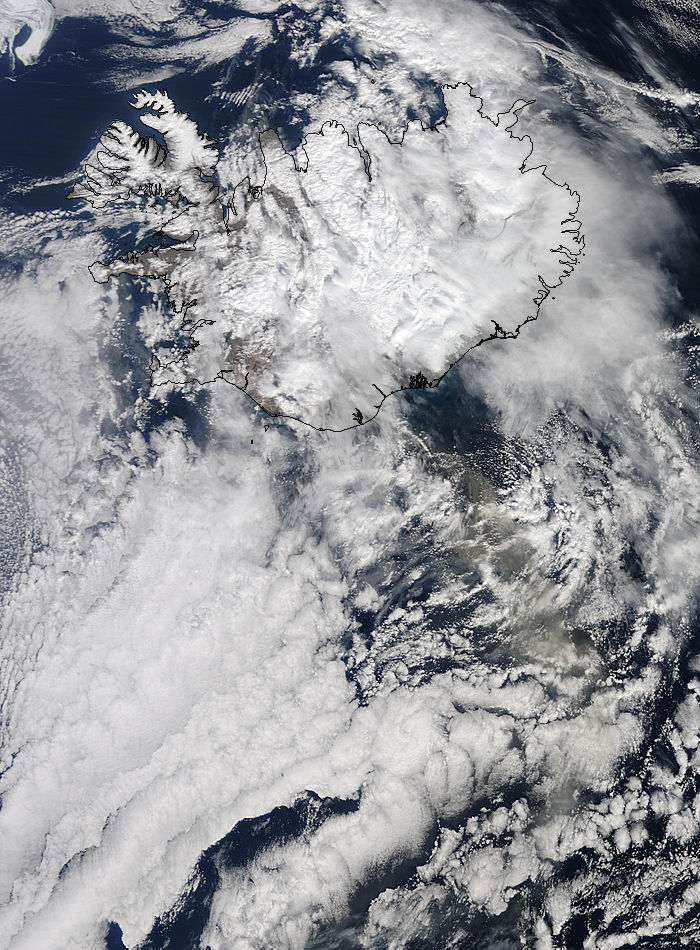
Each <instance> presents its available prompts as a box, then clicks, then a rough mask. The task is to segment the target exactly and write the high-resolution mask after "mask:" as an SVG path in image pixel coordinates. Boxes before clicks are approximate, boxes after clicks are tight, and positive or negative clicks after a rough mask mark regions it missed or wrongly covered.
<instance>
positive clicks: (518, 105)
mask: <svg viewBox="0 0 700 950" xmlns="http://www.w3.org/2000/svg"><path fill="white" fill-rule="evenodd" d="M459 87H466V88H467V89H468V90H469V96H470V97H471V98H472V99H476V100H477V101H478V103H479V106H478V108H477V114H478V115H479V117H480V118H481V119H485V120H487V121H489V122H491V124H492V125H494V126H495V127H498V126H499V124H500V119H501V116H504V117H505V116H509V115H510V116H514V121H513V122H512V123H511V124H510V126H508V127H507V128H504V131H505V132H507V134H508V135H509V136H510V138H512V139H516V140H517V141H519V142H528V143H529V145H530V150H529V152H528V154H527V155H526V156H525V158H524V159H523V160H522V162H521V164H520V167H519V169H518V171H519V172H520V174H521V175H526V174H530V173H532V172H539V173H540V174H541V175H542V177H543V178H546V179H547V181H549V182H550V183H551V184H552V185H555V186H556V187H557V188H563V189H564V190H565V191H566V192H567V193H568V194H569V195H570V196H571V198H572V199H573V200H574V202H575V205H574V207H573V209H572V211H571V212H570V214H569V216H568V217H567V218H564V219H563V220H562V221H561V222H560V224H561V233H562V234H570V235H572V237H571V242H572V243H574V244H576V245H578V247H577V249H576V250H574V251H571V250H569V249H568V248H566V247H564V246H563V245H562V244H560V245H559V247H556V248H550V253H552V254H560V255H562V256H563V259H561V258H560V261H559V263H560V264H561V265H562V271H561V272H560V274H559V278H558V280H557V281H556V283H554V284H547V283H546V282H545V280H544V279H543V278H542V276H541V275H539V274H538V275H537V279H538V281H539V283H540V285H541V289H540V290H539V291H538V293H537V295H536V296H535V297H533V300H532V302H533V304H534V305H535V310H534V313H531V314H529V315H528V316H526V317H525V318H524V319H523V320H522V321H521V322H520V323H519V324H518V325H517V326H516V327H515V329H514V330H510V331H508V330H504V329H503V327H501V326H500V325H499V324H498V323H497V322H496V321H495V320H492V321H491V322H492V323H493V325H494V329H493V332H492V333H490V334H489V335H488V336H485V337H482V339H480V340H478V341H477V342H476V343H473V344H472V345H471V346H469V347H468V348H467V349H466V350H465V351H464V352H463V353H462V354H460V355H459V356H458V357H457V358H456V359H455V360H453V361H452V362H451V363H449V364H448V366H447V369H445V371H444V372H443V373H441V374H440V375H439V376H436V377H434V378H432V379H427V378H426V377H425V376H424V374H423V373H422V371H420V370H418V371H417V372H416V373H415V374H410V375H409V383H408V385H401V386H400V387H399V388H398V389H392V390H390V391H389V392H387V393H385V392H384V391H383V390H381V389H380V388H379V386H378V385H377V384H376V383H373V384H372V385H373V387H374V388H375V389H376V390H377V393H378V394H379V397H380V398H379V401H378V402H377V403H373V405H374V409H375V411H374V413H373V415H371V416H365V415H364V414H363V413H362V412H361V411H360V410H359V409H357V408H356V409H355V410H354V411H353V412H352V418H353V419H354V422H353V423H352V424H350V425H347V426H343V427H342V428H333V427H332V426H317V425H314V424H313V423H311V422H307V421H306V420H305V419H302V418H301V417H300V416H295V415H293V414H292V413H286V412H275V411H274V410H272V409H269V408H267V407H266V406H265V405H263V404H262V403H261V402H259V401H258V400H257V399H256V398H255V397H254V396H253V395H252V394H251V393H250V392H248V373H246V374H245V382H244V384H243V385H239V384H238V383H235V382H233V381H232V380H230V379H227V378H226V375H227V374H229V373H231V372H233V370H220V371H219V372H218V373H217V374H216V376H214V377H213V378H212V379H207V380H199V379H198V378H197V377H192V378H191V379H188V380H186V381H185V382H182V383H177V382H173V381H172V380H166V381H164V382H162V383H156V382H154V373H155V372H156V371H157V370H158V369H160V368H161V367H163V368H166V367H168V366H175V365H177V364H178V363H182V362H185V361H186V360H187V358H188V356H189V355H190V353H191V352H192V351H193V350H194V349H195V348H196V347H197V346H199V341H198V340H197V339H196V338H195V335H194V334H195V333H196V331H197V329H198V328H199V327H200V326H202V325H203V324H209V325H211V324H213V323H214V322H215V321H213V320H208V319H201V320H191V319H189V318H188V317H187V313H188V311H189V310H190V309H191V308H192V307H193V306H195V304H196V303H197V300H196V299H195V300H191V301H187V302H185V303H184V304H183V305H182V307H180V309H179V310H178V308H177V307H176V306H175V302H174V300H172V298H171V296H170V294H169V287H170V284H171V281H170V279H169V277H168V275H167V274H165V275H163V276H156V275H153V276H152V275H144V276H147V277H148V278H149V279H151V280H160V281H162V282H163V287H164V291H165V297H166V301H167V303H168V306H169V307H170V308H171V310H172V311H173V312H174V313H181V314H182V315H183V320H182V323H181V325H180V327H179V330H178V332H179V333H183V334H184V335H185V336H189V337H190V340H191V342H190V343H187V344H185V345H184V346H183V348H182V351H181V352H182V355H181V356H180V357H178V358H177V359H174V360H170V361H168V362H167V363H161V362H160V360H159V359H158V357H157V356H156V354H155V353H154V354H153V355H152V357H151V363H150V366H149V370H150V373H151V386H152V388H153V389H155V388H157V387H158V386H175V387H177V388H179V389H186V388H187V387H194V386H208V385H211V384H212V383H215V382H216V380H217V379H221V380H222V381H223V382H225V383H227V384H228V385H229V386H234V387H235V388H236V389H238V390H239V391H240V392H242V393H244V394H245V395H246V396H247V397H248V398H249V399H251V400H252V401H253V402H254V403H255V405H256V406H257V407H258V408H259V409H261V410H262V411H263V412H264V413H265V414H266V415H267V416H268V417H269V418H271V419H280V420H289V421H291V422H298V423H300V424H301V425H304V426H307V427H308V428H310V429H314V430H315V431H317V432H335V433H340V432H348V431H350V430H351V429H357V428H360V427H361V426H365V425H367V424H368V423H370V422H373V421H374V420H375V419H376V418H377V416H378V415H379V412H380V411H381V409H382V406H383V405H384V403H385V402H386V400H387V399H389V398H390V397H391V396H395V395H397V394H399V393H404V392H411V391H413V392H417V391H423V390H426V389H436V388H437V387H438V386H439V385H440V383H441V382H442V381H443V380H444V379H445V377H446V376H447V374H448V373H449V372H450V370H452V369H453V368H454V367H455V366H457V365H458V364H459V363H461V362H462V360H464V359H465V357H467V356H468V355H469V354H470V353H472V352H473V351H474V350H476V349H478V347H480V346H483V345H484V344H485V343H489V342H490V341H491V340H515V339H517V338H518V337H519V336H520V331H521V330H522V328H523V327H524V326H526V325H527V324H528V323H533V322H534V321H535V320H537V318H538V317H539V315H540V309H541V307H542V305H543V303H544V302H545V300H547V299H548V298H549V297H550V295H551V293H552V291H553V290H556V289H557V288H558V287H561V286H562V284H563V283H564V281H565V280H566V278H567V277H569V276H570V275H571V274H572V273H573V271H574V268H575V267H576V265H577V264H578V263H579V262H580V260H581V258H582V257H583V256H585V247H586V240H585V236H584V235H583V234H582V233H581V228H582V223H581V221H579V220H578V212H579V208H580V205H581V196H580V194H579V192H578V191H575V190H574V189H572V188H571V187H570V186H569V185H568V183H567V182H563V183H562V182H558V181H556V180H555V179H554V178H552V177H551V176H550V175H548V174H547V167H548V166H547V164H546V163H543V164H541V165H534V166H532V167H531V168H527V167H526V165H527V162H528V161H529V159H530V158H531V157H532V154H533V152H534V150H535V145H534V142H533V141H532V138H531V137H530V136H529V135H515V133H514V132H513V129H514V128H515V127H516V126H517V124H518V122H519V121H520V112H521V111H522V110H523V109H525V108H526V107H527V106H529V105H532V104H533V103H534V102H535V101H536V100H535V99H522V98H518V99H516V100H514V102H513V104H512V105H511V107H510V108H509V109H506V110H505V111H503V112H497V113H496V118H495V119H492V118H491V116H489V115H486V114H485V113H484V100H483V98H482V97H481V96H478V95H476V93H475V92H474V89H473V86H472V85H471V84H470V83H468V82H456V83H443V84H441V86H440V95H441V97H442V103H443V106H444V109H445V115H444V116H443V117H442V118H441V119H439V120H438V121H437V122H435V123H433V124H432V125H425V124H424V123H423V122H422V121H421V120H413V121H412V122H410V123H407V125H406V127H405V128H404V130H403V132H402V134H401V137H400V138H399V139H397V140H392V139H391V138H390V136H389V135H388V133H387V132H386V131H385V130H384V129H382V128H381V127H380V126H378V125H376V124H374V123H367V122H362V123H359V124H358V126H357V142H355V141H354V140H353V137H352V136H351V135H350V133H349V132H348V130H347V129H346V128H345V127H344V126H343V125H342V123H340V122H338V121H336V120H329V121H327V122H324V123H323V125H322V126H321V129H320V130H318V131H315V132H310V133H308V134H307V135H305V136H304V138H303V139H302V140H301V142H300V144H299V146H297V148H296V149H295V150H294V152H289V151H288V150H287V149H285V148H284V145H283V144H282V141H281V138H280V136H279V133H278V131H277V130H276V129H273V128H268V129H265V130H263V131H259V132H258V147H259V149H260V154H261V156H262V162H263V165H264V167H265V175H264V177H263V180H262V182H261V183H257V184H255V185H253V184H252V183H251V180H250V176H246V178H244V179H243V180H242V181H240V182H239V183H238V185H236V188H235V189H234V193H235V191H236V190H237V189H238V188H240V187H241V186H245V185H246V182H247V194H246V197H248V198H249V199H250V200H253V201H255V200H257V199H258V198H259V197H260V196H261V195H262V193H263V190H264V188H265V183H266V181H267V164H266V163H265V153H264V150H263V147H262V137H263V136H264V135H267V134H268V133H270V132H272V133H274V135H275V136H276V138H277V140H278V142H279V144H280V147H281V148H282V149H283V151H284V152H285V153H286V154H287V155H289V156H290V158H291V159H292V161H293V163H294V167H295V169H296V171H297V172H299V173H303V174H306V173H307V171H308V156H307V161H306V163H305V164H303V165H302V164H299V163H298V161H297V157H296V154H295V153H297V154H303V155H306V152H305V145H306V143H307V141H308V139H309V137H310V136H311V135H318V134H322V131H323V128H324V127H326V126H328V125H331V126H335V127H337V128H340V129H341V130H342V131H343V132H344V133H345V136H346V138H347V141H348V147H350V148H354V149H356V150H357V151H358V152H359V154H360V156H361V157H362V160H363V163H364V166H365V173H366V174H367V176H368V178H369V180H370V181H371V180H372V157H371V155H370V154H369V153H368V152H367V151H366V149H365V148H364V146H363V145H362V139H361V128H362V126H365V127H367V128H374V129H376V130H377V131H378V132H380V133H381V134H382V135H384V136H385V138H386V139H387V141H388V142H389V144H390V145H393V146H396V145H398V146H403V143H404V139H405V136H406V133H407V131H408V129H409V126H410V125H413V124H415V123H416V122H418V123H419V124H420V127H421V130H422V131H423V132H437V133H439V132H440V131H441V128H442V127H443V126H444V125H446V122H447V118H448V115H449V113H448V109H447V105H446V104H445V95H444V90H446V89H457V88H459ZM188 118H189V116H188ZM197 132H198V133H199V134H202V133H200V132H199V126H198V125H197ZM207 138H208V136H207ZM209 142H210V143H211V145H212V146H213V145H215V142H214V141H213V140H211V139H210V140H209ZM217 161H218V159H217ZM215 164H216V163H215ZM197 171H199V174H200V178H201V179H202V181H203V182H205V183H208V184H213V182H212V180H211V178H210V177H209V176H204V175H202V173H201V170H200V169H197ZM86 174H88V173H87V171H86ZM88 177H89V175H88ZM138 193H139V194H140V193H141V191H140V189H139V192H138ZM128 194H129V191H127V195H126V196H128ZM126 196H124V197H126ZM76 197H77V196H76ZM183 198H184V196H183ZM217 198H218V189H217V192H216V195H215V197H214V199H213V201H212V202H211V204H212V205H214V204H215V202H216V200H217ZM85 200H88V201H90V199H89V198H86V199H85ZM185 200H186V199H185ZM178 203H179V202H178ZM219 205H220V207H221V210H222V214H223V219H224V226H225V228H226V231H227V232H228V233H230V228H229V218H230V216H231V214H233V215H234V216H236V215H237V212H236V210H235V207H234V205H233V200H232V199H229V201H228V202H227V203H226V204H225V205H224V204H222V203H221V202H219ZM180 214H182V212H181V211H180V212H178V213H176V214H175V215H173V217H172V218H171V219H170V220H171V221H172V220H174V219H176V218H177V217H179V215H180ZM167 223H169V222H166V224H164V225H162V227H165V226H166V225H167ZM566 225H569V227H565V226H566ZM156 233H158V232H156ZM190 240H191V238H190ZM183 243H184V242H183ZM172 247H177V245H173V246H171V247H170V248H167V249H172ZM160 249H161V248H157V247H153V246H152V245H148V246H147V247H146V248H144V250H148V251H150V252H153V253H155V254H157V253H158V250H160ZM162 249H163V250H165V249H166V247H165V246H163V247H162ZM192 250H194V247H193V248H192ZM135 253H136V252H128V253H127V255H125V257H122V258H115V259H114V260H121V261H124V262H127V263H128V262H129V261H128V258H129V257H130V256H132V255H134V254H135ZM97 266H100V267H104V266H105V265H104V264H102V263H101V262H100V261H95V262H94V263H93V264H92V265H91V266H90V268H89V270H90V275H91V277H92V278H93V280H95V282H96V283H105V282H106V281H98V280H97V278H96V277H95V276H94V274H93V272H92V270H93V268H94V267H97ZM110 276H112V275H110ZM116 276H120V275H116ZM109 279H110V278H109V277H108V278H107V280H109ZM552 299H554V298H552ZM154 361H155V363H154ZM268 428H269V426H265V430H266V431H267V429H268Z"/></svg>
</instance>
